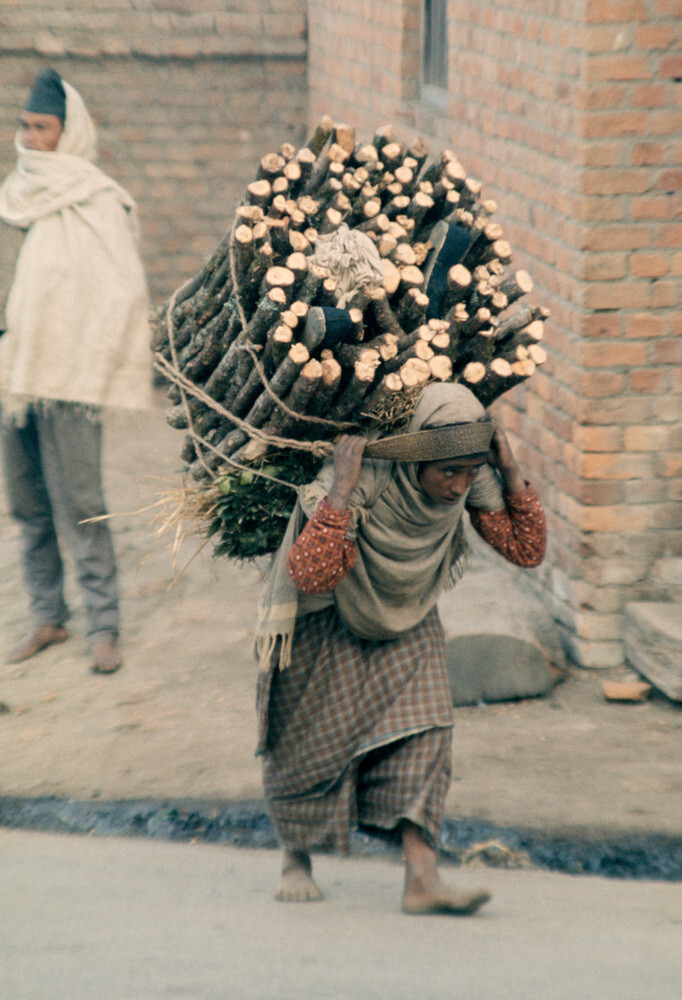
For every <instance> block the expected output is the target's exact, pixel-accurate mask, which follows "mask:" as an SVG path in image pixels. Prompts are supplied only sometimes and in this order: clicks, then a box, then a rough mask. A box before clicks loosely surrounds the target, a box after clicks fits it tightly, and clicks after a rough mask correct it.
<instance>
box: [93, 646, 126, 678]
mask: <svg viewBox="0 0 682 1000" xmlns="http://www.w3.org/2000/svg"><path fill="white" fill-rule="evenodd" d="M92 661H93V662H92V666H91V667H90V669H91V670H92V672H93V674H114V673H116V671H117V670H118V669H119V667H120V666H121V664H122V663H123V659H122V657H121V652H120V650H119V648H118V644H117V643H116V642H115V640H114V639H100V640H99V641H98V642H96V643H95V644H94V645H93V647H92Z"/></svg>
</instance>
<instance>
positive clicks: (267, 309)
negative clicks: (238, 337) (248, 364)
mask: <svg viewBox="0 0 682 1000" xmlns="http://www.w3.org/2000/svg"><path fill="white" fill-rule="evenodd" d="M285 304H286V298H285V296H284V295H283V289H281V288H271V289H270V291H269V292H268V293H267V295H264V296H263V298H262V299H261V300H260V301H259V303H258V305H257V306H256V310H255V312H254V314H253V316H252V317H251V319H250V320H249V322H248V325H247V327H246V334H245V337H246V339H247V340H250V341H251V343H252V344H263V343H264V342H265V338H266V336H267V333H268V330H269V329H270V328H271V327H272V325H273V323H276V322H277V321H278V319H279V318H280V314H281V312H282V309H283V307H284V305H285Z"/></svg>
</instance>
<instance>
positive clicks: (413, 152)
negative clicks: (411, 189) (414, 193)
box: [407, 138, 429, 175]
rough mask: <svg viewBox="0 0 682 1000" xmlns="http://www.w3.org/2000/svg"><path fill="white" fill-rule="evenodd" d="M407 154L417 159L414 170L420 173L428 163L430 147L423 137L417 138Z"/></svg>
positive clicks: (416, 173)
mask: <svg viewBox="0 0 682 1000" xmlns="http://www.w3.org/2000/svg"><path fill="white" fill-rule="evenodd" d="M407 155H408V156H409V157H411V158H412V159H413V160H414V161H415V165H414V168H413V169H414V172H415V175H418V174H419V172H420V170H421V169H422V167H423V166H424V164H425V163H426V158H427V156H428V155H429V147H428V146H427V145H426V143H425V142H424V140H423V139H421V138H417V139H415V141H414V142H413V143H412V144H411V145H410V146H409V147H408V149H407Z"/></svg>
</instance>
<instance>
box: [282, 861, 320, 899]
mask: <svg viewBox="0 0 682 1000" xmlns="http://www.w3.org/2000/svg"><path fill="white" fill-rule="evenodd" d="M312 872H313V866H312V862H311V860H310V855H309V854H308V852H307V851H285V852H284V861H283V864H282V878H281V880H280V883H279V885H278V886H277V889H276V890H275V899H276V900H278V901H279V902H280V903H313V902H316V901H317V900H319V899H324V896H323V895H322V892H321V891H320V888H319V886H318V885H317V883H316V882H315V880H314V879H313V874H312Z"/></svg>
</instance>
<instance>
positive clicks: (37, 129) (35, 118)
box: [19, 111, 64, 153]
mask: <svg viewBox="0 0 682 1000" xmlns="http://www.w3.org/2000/svg"><path fill="white" fill-rule="evenodd" d="M63 131H64V126H63V125H62V122H61V119H60V118H58V117H57V115H39V114H36V113H35V112H34V111H22V112H21V114H20V115H19V135H20V137H21V145H22V146H24V147H25V148H26V149H35V150H37V151H38V152H40V153H53V152H54V150H55V149H56V148H57V143H58V142H59V137H60V135H61V134H62V132H63Z"/></svg>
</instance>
